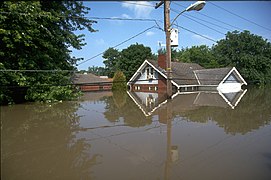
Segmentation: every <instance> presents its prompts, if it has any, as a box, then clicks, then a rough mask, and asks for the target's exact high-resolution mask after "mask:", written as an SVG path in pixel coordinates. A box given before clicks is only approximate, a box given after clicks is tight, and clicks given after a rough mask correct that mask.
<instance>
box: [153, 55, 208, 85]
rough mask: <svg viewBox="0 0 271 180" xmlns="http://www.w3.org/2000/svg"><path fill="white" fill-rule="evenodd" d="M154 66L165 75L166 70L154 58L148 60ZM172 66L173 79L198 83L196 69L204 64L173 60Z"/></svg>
mask: <svg viewBox="0 0 271 180" xmlns="http://www.w3.org/2000/svg"><path fill="white" fill-rule="evenodd" d="M148 61H149V62H150V63H151V64H152V65H153V66H155V67H156V68H157V69H159V70H160V72H162V73H163V74H164V75H166V71H165V70H164V69H162V68H160V67H159V66H158V62H157V61H154V60H148ZM171 68H172V79H173V81H174V82H175V83H176V84H178V85H182V84H186V85H198V81H197V79H196V76H195V75H194V72H193V71H194V70H200V69H203V67H202V66H200V65H199V64H196V63H182V62H171Z"/></svg>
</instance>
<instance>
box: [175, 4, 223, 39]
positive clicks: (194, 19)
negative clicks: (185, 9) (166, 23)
mask: <svg viewBox="0 0 271 180" xmlns="http://www.w3.org/2000/svg"><path fill="white" fill-rule="evenodd" d="M171 10H172V11H173V12H175V13H177V14H179V12H178V11H176V10H174V9H171ZM182 16H183V17H185V18H188V19H190V20H192V21H194V22H196V23H198V24H201V25H202V26H205V27H207V28H209V29H211V30H213V31H215V32H217V33H220V34H223V35H225V33H223V32H221V31H218V30H216V29H214V28H212V27H210V26H207V25H206V24H203V23H201V22H199V21H197V20H195V19H192V18H190V17H188V16H186V15H185V14H182Z"/></svg>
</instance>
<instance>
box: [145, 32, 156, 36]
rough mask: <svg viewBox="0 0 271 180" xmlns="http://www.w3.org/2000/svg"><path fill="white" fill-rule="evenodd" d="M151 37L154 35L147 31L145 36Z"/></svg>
mask: <svg viewBox="0 0 271 180" xmlns="http://www.w3.org/2000/svg"><path fill="white" fill-rule="evenodd" d="M152 35H154V32H152V31H148V32H147V33H146V36H152Z"/></svg>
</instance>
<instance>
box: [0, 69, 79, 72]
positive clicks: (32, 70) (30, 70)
mask: <svg viewBox="0 0 271 180" xmlns="http://www.w3.org/2000/svg"><path fill="white" fill-rule="evenodd" d="M0 72H78V71H75V70H61V69H59V70H58V69H52V70H43V69H1V70H0Z"/></svg>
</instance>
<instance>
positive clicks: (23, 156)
mask: <svg viewBox="0 0 271 180" xmlns="http://www.w3.org/2000/svg"><path fill="white" fill-rule="evenodd" d="M78 108H80V105H79V103H77V102H65V103H59V104H53V105H45V104H29V105H16V106H12V107H3V108H1V109H2V113H1V114H2V115H1V124H2V127H1V128H2V129H1V133H2V134H1V164H2V169H1V170H2V172H1V177H2V178H3V179H46V177H48V179H52V177H54V178H55V179H87V178H90V177H91V172H92V166H94V165H96V164H98V157H99V156H100V154H91V145H90V144H88V143H86V142H85V140H84V139H74V137H75V134H76V133H77V132H76V131H75V129H77V128H78V125H79V121H80V118H79V116H77V114H76V113H75V112H76V111H77V110H78Z"/></svg>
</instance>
